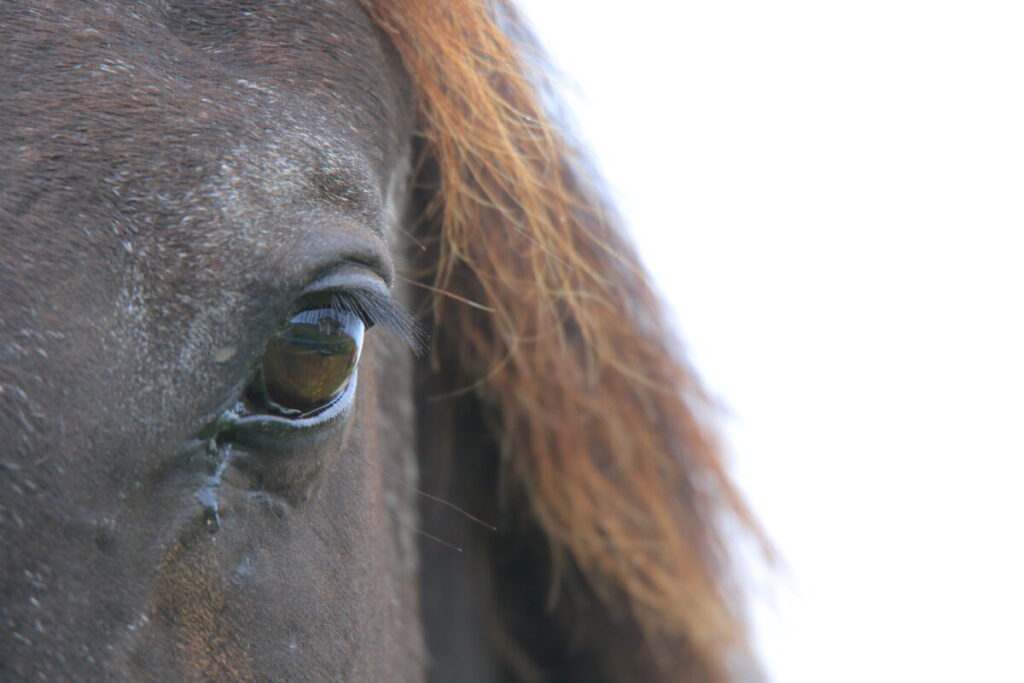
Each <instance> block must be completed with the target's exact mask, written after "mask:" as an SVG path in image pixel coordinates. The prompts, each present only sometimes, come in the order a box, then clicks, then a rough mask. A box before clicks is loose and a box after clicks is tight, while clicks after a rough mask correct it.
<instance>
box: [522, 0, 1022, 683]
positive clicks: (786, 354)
mask: <svg viewBox="0 0 1024 683" xmlns="http://www.w3.org/2000/svg"><path fill="white" fill-rule="evenodd" d="M523 5H524V6H525V7H526V8H527V10H528V14H529V16H531V17H532V19H533V21H534V23H535V24H536V26H537V29H538V32H539V33H540V35H541V38H542V40H543V42H544V43H546V44H547V46H548V47H549V49H550V50H551V52H552V53H553V54H554V58H555V61H556V63H557V64H558V65H560V67H561V68H562V69H563V71H564V72H565V73H566V74H567V75H568V78H569V79H570V81H571V82H574V83H576V84H577V86H578V92H577V96H576V97H575V98H573V104H574V105H575V107H576V117H577V119H578V121H579V123H580V127H581V130H582V133H583V136H584V137H585V139H587V141H588V142H589V143H590V144H591V145H592V146H593V148H594V150H595V152H596V154H597V157H598V162H599V165H600V167H601V168H602V170H603V172H604V174H605V175H606V177H607V178H608V180H609V181H610V182H611V184H612V185H613V187H614V188H615V191H616V193H617V195H618V198H619V200H620V205H621V206H622V207H623V208H624V209H625V211H626V214H627V216H628V218H629V220H630V222H631V224H632V228H633V230H634V233H635V234H636V236H637V239H638V240H639V242H640V246H641V251H642V253H643V254H644V256H645V259H646V261H647V263H648V265H649V266H650V267H651V269H652V270H653V272H654V274H655V277H656V279H657V281H658V283H659V285H660V287H661V289H662V291H663V293H664V294H665V296H666V298H667V299H669V300H670V302H671V305H672V306H673V307H674V308H675V311H676V315H677V319H678V321H679V327H680V329H681V330H682V333H683V336H684V338H685V339H686V342H687V345H688V348H689V350H690V354H691V357H692V359H693V360H694V362H695V364H696V365H697V366H698V368H699V369H700V371H701V373H702V374H703V376H704V378H705V380H706V382H707V384H708V385H709V386H710V387H711V389H712V391H713V392H714V393H715V395H717V396H718V397H719V398H720V399H721V401H722V402H723V403H724V404H725V405H726V406H728V408H729V410H730V411H731V413H732V415H733V418H732V419H731V420H730V421H729V422H728V424H727V425H726V427H727V436H728V438H729V441H730V443H731V445H732V446H731V450H732V453H733V461H734V465H735V467H734V470H735V472H736V474H737V476H738V478H739V480H740V482H741V484H742V486H743V488H744V489H745V491H746V492H747V494H748V496H749V497H750V499H751V501H752V503H753V505H754V508H755V510H756V511H757V512H758V514H759V515H760V516H761V518H762V520H763V522H764V524H765V526H766V527H767V528H768V531H769V533H770V535H771V536H772V537H773V538H774V540H775V541H776V542H777V544H778V546H779V547H780V549H781V551H782V554H783V555H784V557H785V559H786V560H787V562H788V565H789V573H788V579H784V580H782V581H780V582H779V583H778V585H777V586H776V595H775V598H774V599H773V600H772V601H761V602H759V603H758V604H757V606H756V607H755V617H756V623H757V633H758V640H759V644H760V647H761V649H762V652H763V656H764V659H765V661H766V662H767V664H768V668H769V670H770V672H771V674H772V676H773V678H774V680H776V681H778V682H779V683H822V682H827V683H842V682H847V681H849V682H851V683H852V682H857V683H863V682H865V681H871V682H872V683H875V682H879V681H894V682H901V683H902V682H904V681H929V682H933V681H940V682H941V681H957V682H960V681H970V682H975V681H984V682H1001V681H1015V682H1018V683H1020V682H1022V681H1024V545H1022V544H1024V540H1022V539H1024V531H1022V530H1021V526H1022V523H1024V429H1022V428H1024V360H1022V357H1024V320H1022V315H1021V313H1022V310H1021V309H1022V305H1021V298H1022V295H1024V248H1022V243H1024V239H1022V237H1021V236H1022V235H1024V5H1022V4H1021V3H1020V2H1019V1H1017V2H993V1H988V0H972V1H971V2H967V1H966V0H961V1H960V2H949V1H942V0H932V1H931V2H916V1H909V0H857V1H856V2H822V1H821V0H804V1H802V2H801V1H797V0H777V1H775V2H764V1H763V0H759V1H755V0H745V1H744V0H718V1H716V2H701V1H685V0H684V1H682V2H666V1H664V0H660V1H659V0H633V1H632V2H630V3H628V5H627V4H625V3H622V2H610V1H600V0H528V1H525V2H523ZM772 603H773V604H774V607H773V606H772Z"/></svg>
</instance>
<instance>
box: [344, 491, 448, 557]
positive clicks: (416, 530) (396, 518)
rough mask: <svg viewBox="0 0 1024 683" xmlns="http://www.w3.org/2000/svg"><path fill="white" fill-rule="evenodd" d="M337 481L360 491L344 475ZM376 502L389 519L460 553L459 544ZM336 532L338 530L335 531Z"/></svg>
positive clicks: (359, 492) (357, 492) (358, 492)
mask: <svg viewBox="0 0 1024 683" xmlns="http://www.w3.org/2000/svg"><path fill="white" fill-rule="evenodd" d="M338 482H339V483H341V485H342V486H344V487H345V488H347V489H348V490H349V491H352V492H353V493H356V494H361V493H362V492H361V491H359V489H357V488H356V487H355V486H352V485H351V484H349V483H348V482H347V481H345V478H344V477H338ZM377 504H378V505H379V506H380V507H381V509H382V510H384V512H385V513H386V514H387V515H388V516H389V517H390V518H391V519H393V520H395V521H396V522H398V523H399V524H401V525H402V526H404V527H405V528H406V529H409V530H410V531H412V532H414V533H417V534H419V535H420V536H425V537H427V538H429V539H430V540H432V541H434V542H435V543H440V544H441V545H443V546H445V547H447V548H451V549H452V550H454V551H456V552H460V553H461V552H462V548H460V547H459V546H457V545H453V544H451V543H449V542H448V541H445V540H444V539H441V538H438V537H437V536H434V535H433V534H428V533H427V532H426V531H424V530H423V529H420V528H418V527H415V526H413V525H412V524H409V523H408V522H406V521H405V520H404V519H402V518H401V517H399V516H398V515H397V514H395V513H394V512H392V511H391V510H389V509H388V508H387V506H386V505H385V504H384V503H382V502H381V501H377ZM332 524H333V522H332ZM336 533H338V532H337V531H336Z"/></svg>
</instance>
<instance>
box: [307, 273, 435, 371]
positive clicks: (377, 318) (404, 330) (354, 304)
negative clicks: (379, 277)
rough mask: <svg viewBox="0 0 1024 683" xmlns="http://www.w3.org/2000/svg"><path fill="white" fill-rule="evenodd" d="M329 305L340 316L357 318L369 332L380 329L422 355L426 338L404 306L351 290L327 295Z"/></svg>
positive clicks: (376, 294)
mask: <svg viewBox="0 0 1024 683" xmlns="http://www.w3.org/2000/svg"><path fill="white" fill-rule="evenodd" d="M327 296H328V298H327V301H326V304H327V305H328V306H330V307H331V308H332V309H334V310H335V311H338V312H343V313H351V314H353V315H356V316H358V317H359V318H360V319H361V320H362V321H363V324H364V325H366V329H367V330H369V329H370V328H371V327H376V326H380V327H381V328H383V329H385V330H387V331H389V332H391V333H392V334H394V335H395V336H396V337H398V338H399V339H401V340H402V341H403V342H405V344H406V345H408V346H409V348H411V349H412V351H413V353H415V354H417V355H419V354H420V353H421V352H422V350H423V346H424V344H425V342H426V334H425V333H424V330H423V328H422V326H421V325H420V324H419V323H417V322H416V319H415V317H414V316H413V315H412V313H410V312H409V311H408V310H406V308H405V307H404V306H402V304H400V303H398V302H397V301H396V300H395V299H393V298H391V297H390V296H388V295H386V294H382V293H380V292H375V291H373V290H369V289H348V290H345V291H344V292H330V293H328V295H327Z"/></svg>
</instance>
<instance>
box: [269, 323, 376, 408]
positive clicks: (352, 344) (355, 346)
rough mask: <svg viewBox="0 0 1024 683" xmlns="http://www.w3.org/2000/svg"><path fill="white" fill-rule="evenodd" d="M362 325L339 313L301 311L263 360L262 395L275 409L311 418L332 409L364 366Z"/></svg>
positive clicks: (280, 334) (271, 344) (271, 346)
mask: <svg viewBox="0 0 1024 683" xmlns="http://www.w3.org/2000/svg"><path fill="white" fill-rule="evenodd" d="M363 331H364V324H363V321H362V320H360V319H359V317H358V316H356V315H354V314H352V313H349V312H347V311H341V310H337V309H336V308H313V309H309V310H305V311H301V312H299V313H297V314H296V315H295V316H293V317H292V319H291V320H289V321H288V324H286V325H285V326H284V328H283V329H282V330H281V331H280V332H278V334H277V336H276V337H275V338H274V339H273V340H272V341H271V342H270V345H269V346H268V347H267V351H266V354H265V355H264V356H263V367H262V369H261V372H260V374H261V376H262V392H263V394H264V397H265V399H266V400H267V402H269V403H270V405H271V407H275V408H279V409H284V410H283V411H282V412H286V413H287V412H292V411H294V412H298V413H300V414H308V413H310V412H312V411H314V410H317V409H318V408H322V407H323V406H325V405H327V404H329V403H330V402H331V401H332V400H334V399H335V398H336V397H337V396H338V395H339V394H341V392H342V391H344V390H345V387H346V386H348V383H349V380H350V379H351V378H352V375H353V373H354V372H355V368H356V364H357V363H358V362H359V352H360V350H361V348H362V345H363Z"/></svg>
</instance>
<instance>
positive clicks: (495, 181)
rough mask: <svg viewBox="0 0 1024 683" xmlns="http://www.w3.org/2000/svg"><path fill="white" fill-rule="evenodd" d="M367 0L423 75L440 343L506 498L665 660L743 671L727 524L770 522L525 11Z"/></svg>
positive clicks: (492, 5) (483, 3) (671, 665)
mask: <svg viewBox="0 0 1024 683" xmlns="http://www.w3.org/2000/svg"><path fill="white" fill-rule="evenodd" d="M363 4H364V6H365V7H366V9H367V10H368V11H369V13H370V14H371V16H372V17H373V18H374V20H375V21H376V23H377V24H378V25H379V26H380V27H381V28H382V29H383V30H384V31H385V32H386V33H387V34H388V35H389V37H390V39H391V40H392V41H393V43H394V45H395V47H396V49H397V51H398V53H399V55H400V56H401V58H402V59H403V61H404V64H405V67H406V69H407V70H408V72H409V73H410V75H411V77H412V81H413V83H414V84H415V88H416V92H417V97H418V102H419V117H420V119H419V121H420V122H419V127H420V134H421V136H422V138H423V140H422V148H423V150H424V158H423V159H421V160H420V165H419V168H420V169H421V173H420V176H421V178H420V182H421V183H427V182H429V183H430V189H429V193H428V194H429V198H430V200H429V205H428V206H427V207H426V213H425V218H424V220H425V221H427V222H428V223H429V224H430V225H431V226H432V227H431V228H430V229H429V230H426V231H425V232H424V233H421V234H422V235H425V236H424V237H423V239H433V242H432V243H431V246H432V248H435V249H436V252H435V253H436V256H437V257H436V258H434V259H432V263H431V268H432V272H431V273H430V274H429V276H430V277H431V278H432V280H430V281H428V282H429V283H430V284H429V285H428V286H429V287H431V291H432V292H433V295H432V298H431V305H432V309H433V320H434V328H435V333H434V344H435V349H434V354H435V359H448V362H454V363H456V364H457V367H444V368H442V369H443V370H444V371H445V372H446V373H449V374H451V373H457V374H458V376H459V378H460V382H461V383H462V384H461V386H462V387H463V391H465V392H469V393H472V394H474V395H475V396H477V397H478V398H479V401H480V402H481V404H482V405H484V406H485V407H486V410H487V412H488V414H489V415H491V417H492V420H491V424H492V428H493V430H494V432H495V440H496V443H497V445H498V447H499V448H500V451H501V456H500V463H501V464H500V469H501V472H500V487H501V492H502V496H503V499H505V500H516V501H520V502H522V503H523V505H524V506H525V507H524V509H525V510H526V512H524V511H523V510H519V511H518V512H517V514H520V515H523V514H526V515H528V516H529V517H530V519H531V522H532V523H533V524H535V525H536V527H537V528H539V529H540V533H541V534H542V535H543V537H544V539H545V541H546V544H547V557H548V558H549V559H550V562H551V565H552V566H553V567H554V569H553V570H552V571H551V572H550V580H551V581H552V585H553V587H554V588H553V589H554V590H555V591H557V590H559V587H560V586H562V587H564V586H566V585H568V584H573V583H581V584H582V585H584V586H585V587H586V590H587V591H589V592H590V594H592V595H593V596H595V598H596V600H597V601H598V602H600V603H601V604H602V605H603V606H604V609H605V610H606V611H607V613H608V614H610V615H612V616H613V618H614V619H616V620H619V621H622V620H625V621H626V622H628V623H629V624H632V625H634V626H635V630H636V631H637V633H638V634H639V635H638V641H639V642H641V643H642V645H641V646H640V648H641V649H643V650H644V652H646V653H649V657H650V659H651V660H652V661H654V662H655V664H656V667H657V669H658V670H659V671H660V672H662V673H661V675H662V676H664V677H666V678H670V679H676V678H678V679H682V680H727V679H730V678H732V677H733V676H735V675H736V674H735V671H736V669H735V663H736V662H737V661H741V660H745V659H746V657H747V650H746V639H745V634H744V627H743V620H742V618H741V616H740V615H739V610H738V606H737V604H736V601H735V599H734V598H735V594H736V591H735V587H734V586H733V585H732V583H731V579H730V576H731V574H730V560H729V554H728V552H727V549H726V544H725V542H724V541H723V538H722V536H721V532H720V530H721V528H722V525H723V524H730V525H733V526H732V527H731V528H741V529H746V530H747V531H749V532H750V533H751V534H752V535H753V537H755V538H757V539H760V533H759V531H758V530H757V526H756V524H755V523H754V521H753V519H752V517H751V515H750V514H749V512H748V510H747V508H746V507H745V506H744V503H743V501H742V500H741V497H740V496H739V495H738V493H737V492H736V490H735V489H734V487H733V485H732V484H731V483H730V481H729V479H728V477H727V474H726V472H725V470H724V468H723V463H722V458H721V455H720V449H719V445H718V443H717V442H716V438H715V436H714V434H713V432H712V430H710V429H709V427H708V426H707V424H706V421H707V420H706V417H707V416H708V415H709V414H710V413H711V412H712V411H711V410H710V403H709V401H708V399H707V397H706V395H705V393H704V392H703V390H702V388H701V386H700V384H699V382H698V381H697V379H696V378H695V376H694V374H693V373H692V371H691V370H690V369H689V368H688V366H687V364H686V362H685V360H684V359H683V358H682V354H681V353H680V351H679V349H680V346H679V344H678V343H677V342H676V340H675V338H674V336H673V334H672V333H671V330H670V329H669V326H668V325H667V324H666V323H665V321H664V319H663V315H662V313H661V310H660V305H659V301H658V300H657V297H656V296H655V295H654V294H653V292H652V288H651V286H650V285H649V284H648V282H647V280H646V277H645V275H644V272H643V270H642V268H641V266H640V265H639V260H638V258H637V257H636V255H635V254H634V253H633V251H632V250H631V248H630V247H629V246H628V244H627V243H626V242H625V241H624V238H623V236H622V233H621V230H620V228H619V225H618V220H617V217H616V216H615V214H614V213H613V212H612V211H611V210H610V208H609V207H608V206H607V203H606V201H605V200H604V199H603V197H602V193H601V192H600V190H599V189H598V188H596V187H594V185H593V184H591V183H590V181H588V180H587V179H586V178H587V174H585V173H583V172H581V168H582V166H581V163H582V162H581V156H580V154H579V153H578V151H577V150H576V149H574V147H573V146H572V144H571V143H570V142H569V141H568V140H567V137H566V135H565V134H564V133H562V132H560V130H559V128H558V127H556V125H554V124H553V123H552V122H551V117H550V116H549V115H548V113H547V112H546V111H545V106H544V104H545V102H546V99H545V98H546V96H547V95H546V93H545V90H544V85H543V78H544V77H543V74H541V73H539V72H538V71H537V70H536V69H532V68H531V66H530V62H529V59H528V55H529V51H530V50H532V49H533V48H532V47H531V46H525V45H524V43H523V41H524V37H525V36H526V35H527V32H526V30H525V28H524V27H523V24H522V22H521V21H520V20H519V19H518V17H517V15H516V13H515V10H514V9H513V8H512V7H511V6H510V5H509V4H507V2H505V0H493V1H492V0H445V2H437V0H363ZM422 169H430V170H429V172H428V171H424V170H422ZM431 232H433V233H434V234H431ZM452 359H454V360H452ZM437 362H442V363H443V362H444V361H443V360H439V361H437ZM565 592H568V590H566V591H565ZM576 618H577V621H578V620H579V619H581V618H583V617H582V615H576ZM564 621H566V622H567V623H568V624H569V628H571V627H572V624H571V622H572V621H573V616H572V615H569V617H568V618H567V619H564ZM608 656H609V657H611V656H612V655H608Z"/></svg>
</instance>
